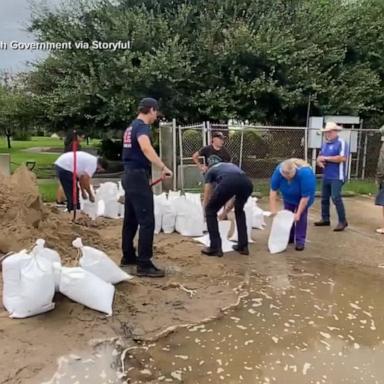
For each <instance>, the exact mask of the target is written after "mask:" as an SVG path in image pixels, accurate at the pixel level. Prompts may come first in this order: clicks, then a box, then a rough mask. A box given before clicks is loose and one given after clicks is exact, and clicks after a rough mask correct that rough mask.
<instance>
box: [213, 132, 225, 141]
mask: <svg viewBox="0 0 384 384" xmlns="http://www.w3.org/2000/svg"><path fill="white" fill-rule="evenodd" d="M214 137H219V138H220V139H223V140H224V139H225V137H224V134H223V132H220V131H219V132H214V133H212V138H214Z"/></svg>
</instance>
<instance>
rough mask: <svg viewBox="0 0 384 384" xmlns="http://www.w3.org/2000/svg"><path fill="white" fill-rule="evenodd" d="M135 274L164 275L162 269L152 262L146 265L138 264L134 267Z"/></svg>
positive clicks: (147, 275) (141, 275) (145, 275)
mask: <svg viewBox="0 0 384 384" xmlns="http://www.w3.org/2000/svg"><path fill="white" fill-rule="evenodd" d="M136 276H140V277H164V276H165V272H164V271H163V270H162V269H159V268H157V267H156V266H154V265H153V264H152V265H148V266H141V265H138V266H137V269H136Z"/></svg>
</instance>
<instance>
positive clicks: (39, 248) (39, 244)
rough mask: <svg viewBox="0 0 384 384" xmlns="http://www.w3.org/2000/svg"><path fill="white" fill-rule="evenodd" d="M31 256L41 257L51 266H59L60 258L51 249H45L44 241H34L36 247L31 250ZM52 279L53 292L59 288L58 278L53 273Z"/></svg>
mask: <svg viewBox="0 0 384 384" xmlns="http://www.w3.org/2000/svg"><path fill="white" fill-rule="evenodd" d="M31 254H32V255H34V256H37V257H42V258H44V259H46V260H48V261H49V262H51V263H52V264H54V263H58V264H59V265H60V266H61V258H60V255H59V253H58V252H56V251H55V250H53V249H50V248H45V240H43V239H38V240H36V245H35V247H34V248H33V249H32V252H31ZM54 278H55V291H56V292H58V291H59V286H60V276H59V275H57V274H55V273H54Z"/></svg>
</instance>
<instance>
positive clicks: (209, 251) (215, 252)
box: [201, 247, 223, 257]
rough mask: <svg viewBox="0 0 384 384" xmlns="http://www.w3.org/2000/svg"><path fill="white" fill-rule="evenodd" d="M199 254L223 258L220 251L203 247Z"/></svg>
mask: <svg viewBox="0 0 384 384" xmlns="http://www.w3.org/2000/svg"><path fill="white" fill-rule="evenodd" d="M201 253H202V254H203V255H206V256H217V257H223V251H222V250H221V249H212V248H210V247H205V248H203V249H202V250H201Z"/></svg>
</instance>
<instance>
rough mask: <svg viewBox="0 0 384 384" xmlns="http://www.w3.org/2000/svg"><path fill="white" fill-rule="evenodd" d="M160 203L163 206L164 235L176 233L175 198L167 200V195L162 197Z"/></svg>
mask: <svg viewBox="0 0 384 384" xmlns="http://www.w3.org/2000/svg"><path fill="white" fill-rule="evenodd" d="M160 196H161V197H160V198H159V202H160V204H161V212H162V218H161V228H162V229H163V232H164V233H172V232H174V231H175V225H176V210H175V207H174V206H173V202H174V200H175V199H174V198H173V197H171V199H167V198H166V197H165V195H160Z"/></svg>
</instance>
